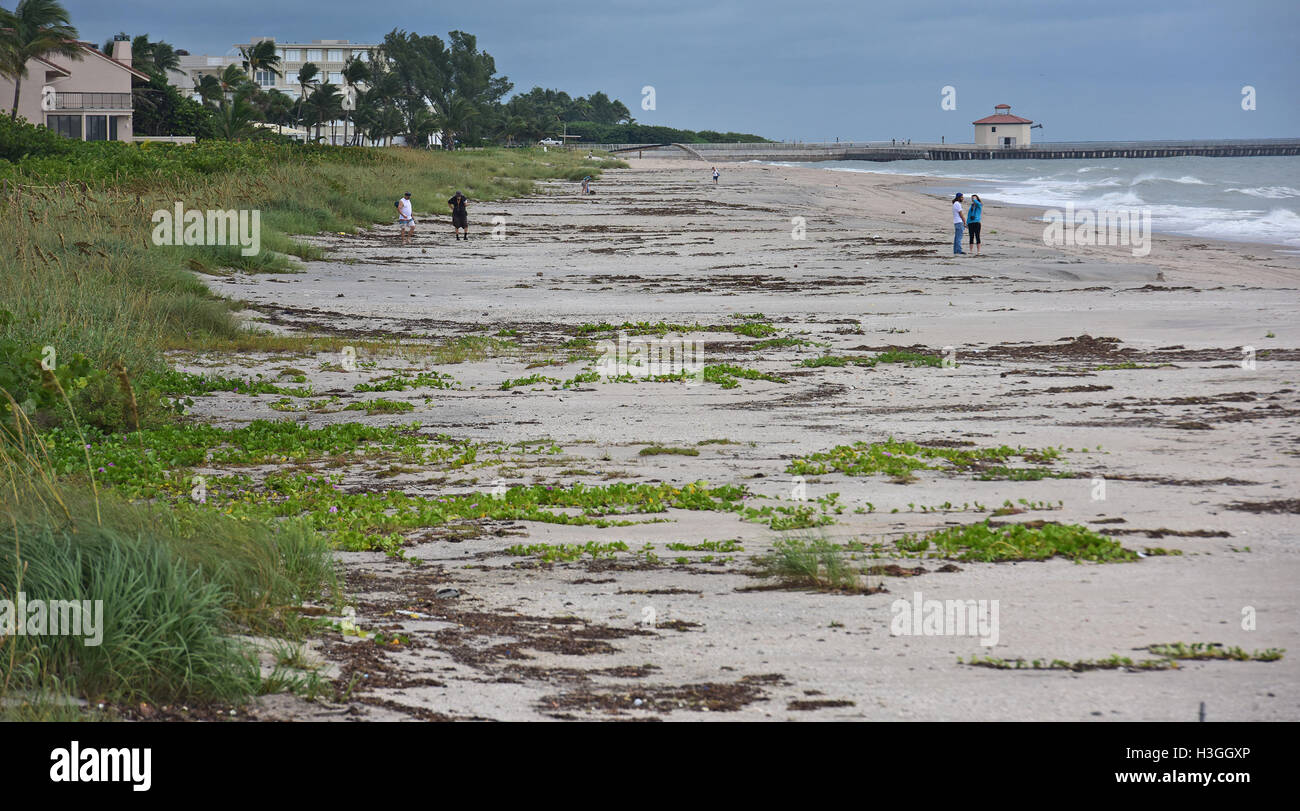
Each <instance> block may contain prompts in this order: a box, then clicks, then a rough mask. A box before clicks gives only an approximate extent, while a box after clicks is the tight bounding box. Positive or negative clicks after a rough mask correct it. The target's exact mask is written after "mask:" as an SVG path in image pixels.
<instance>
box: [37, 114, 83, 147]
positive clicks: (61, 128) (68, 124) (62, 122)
mask: <svg viewBox="0 0 1300 811" xmlns="http://www.w3.org/2000/svg"><path fill="white" fill-rule="evenodd" d="M45 126H47V127H49V128H50V129H52V130H54V131H55V132H57V133H58V134H59V135H62V136H63V137H64V138H76V139H77V140H78V141H80V140H81V116H79V115H51V116H46V117H45Z"/></svg>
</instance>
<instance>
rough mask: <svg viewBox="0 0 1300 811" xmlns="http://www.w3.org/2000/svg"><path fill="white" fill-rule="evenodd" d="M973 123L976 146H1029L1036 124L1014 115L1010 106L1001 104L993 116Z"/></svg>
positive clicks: (994, 110) (995, 109)
mask: <svg viewBox="0 0 1300 811" xmlns="http://www.w3.org/2000/svg"><path fill="white" fill-rule="evenodd" d="M971 123H973V124H974V125H975V146H1029V129H1030V127H1031V126H1032V125H1033V123H1034V122H1032V121H1030V120H1029V119H1028V118H1021V117H1020V116H1018V115H1012V114H1011V105H1010V104H999V105H998V106H996V107H994V108H993V115H991V116H988V117H986V118H981V119H980V120H979V121H973V122H971Z"/></svg>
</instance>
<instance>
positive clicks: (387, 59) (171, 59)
mask: <svg viewBox="0 0 1300 811" xmlns="http://www.w3.org/2000/svg"><path fill="white" fill-rule="evenodd" d="M77 37H78V33H77V30H76V29H75V28H74V27H72V25H71V22H70V20H69V18H68V13H67V11H66V10H65V9H64V8H63V7H62V6H61V5H60V4H59V3H58V2H57V0H20V2H19V3H18V5H17V7H16V9H15V10H14V11H12V12H10V11H6V10H5V9H3V8H0V75H4V76H7V77H10V78H12V79H14V80H15V84H16V87H15V94H14V99H13V106H12V110H11V116H16V115H17V109H18V98H19V94H20V93H21V87H20V83H21V81H22V79H23V78H25V74H24V70H25V66H26V63H27V61H28V60H29V59H30V58H31V57H33V56H38V55H43V54H49V53H54V54H59V55H62V56H66V57H68V58H77V56H78V53H79V46H78V45H77V44H76V40H77ZM115 39H130V41H131V52H132V64H133V67H135V68H136V69H137V70H139V71H141V72H143V73H145V74H147V75H148V76H149V78H148V79H147V80H142V79H139V78H135V79H134V81H133V87H132V94H133V102H134V104H133V106H134V129H135V132H136V133H137V134H139V135H193V136H197V137H206V138H220V139H224V140H243V139H250V138H275V137H277V134H278V133H279V132H280V131H282V130H283V128H284V127H298V128H302V129H304V130H306V131H307V132H309V133H311V138H312V139H313V140H323V139H326V130H327V129H328V140H329V141H330V142H331V143H334V142H338V140H339V139H338V137H337V136H338V135H339V134H340V133H339V131H340V129H341V131H342V132H341V134H342V139H341V140H342V142H343V143H345V144H361V143H369V144H389V143H392V142H393V139H394V138H397V137H401V138H402V139H403V140H404V141H405V142H406V143H407V144H410V145H414V146H418V145H429V144H434V143H440V144H441V145H442V146H443V147H444V148H454V147H455V146H457V145H466V146H485V145H489V144H507V145H509V144H517V143H534V142H536V141H537V140H539V139H543V138H548V137H560V136H561V135H562V134H565V133H566V132H567V133H568V134H569V135H578V136H580V137H581V140H583V141H587V142H593V143H594V142H606V143H607V142H620V143H622V142H640V141H655V142H664V141H688V142H700V141H708V140H717V141H761V140H764V139H762V138H759V137H758V136H755V135H749V134H745V133H718V132H709V131H706V132H699V133H696V132H691V131H689V130H677V129H672V128H668V127H651V126H647V125H643V124H638V123H637V122H636V120H635V119H634V118H633V117H632V115H631V111H629V110H628V108H627V106H626V105H625V104H623V102H621V101H619V100H617V99H613V98H610V97H609V96H608V95H607V94H605V93H604V92H595V93H592V94H591V95H590V96H570V95H569V94H568V93H566V92H564V91H562V90H552V89H546V88H541V87H534V88H533V89H531V90H529V91H527V92H523V93H515V94H514V95H510V96H509V98H507V96H508V95H509V94H510V91H511V90H512V89H513V88H514V85H513V83H512V82H510V80H509V79H508V78H507V77H505V76H503V75H500V74H498V73H497V69H496V61H495V60H494V59H493V57H492V55H491V54H489V53H488V52H487V51H484V50H482V49H481V48H480V47H479V46H478V40H477V38H476V37H475V36H474V35H473V34H468V33H465V32H464V31H452V32H450V33H449V34H448V35H447V38H446V39H443V38H442V37H438V36H435V35H421V34H415V33H410V32H407V31H401V30H397V29H394V30H393V31H391V32H389V33H388V35H387V36H385V37H384V40H383V43H382V44H381V45H380V47H379V48H378V50H377V51H376V52H375V53H374V55H373V57H372V58H371V59H369V60H361V59H357V58H355V57H354V58H352V59H350V60H348V62H347V63H346V64H345V65H344V68H343V70H342V72H341V75H340V78H341V82H340V83H339V84H335V83H332V82H329V81H326V80H325V79H326V77H325V76H324V75H323V73H322V71H321V69H320V67H319V66H318V65H316V64H313V63H311V62H307V63H305V64H303V65H301V66H300V67H299V69H298V71H297V78H296V84H297V86H298V88H297V89H298V96H297V97H296V98H295V97H294V96H292V95H290V94H288V93H284V92H282V91H280V90H277V89H275V88H263V87H261V86H260V85H259V84H258V83H256V82H255V81H254V80H253V77H254V76H256V75H257V74H258V72H269V73H272V74H274V75H275V76H276V77H281V78H282V77H283V76H284V75H285V74H284V71H283V67H282V64H281V59H280V56H279V53H278V52H277V50H276V47H275V43H274V42H272V41H269V40H263V41H260V42H257V43H255V44H253V45H249V46H244V47H242V48H241V49H240V56H239V61H238V62H237V63H236V64H231V65H227V66H226V67H225V68H224V69H223V70H222V71H221V72H220V73H219V74H216V75H212V74H204V75H203V76H202V77H201V78H200V79H199V80H198V82H197V83H196V85H195V93H196V95H197V97H198V98H197V99H194V98H191V97H189V96H186V95H185V94H183V93H181V92H180V91H179V90H178V89H177V88H176V87H175V86H174V85H173V84H172V83H171V80H170V78H169V74H171V73H174V72H180V69H181V61H180V60H181V54H182V53H183V52H181V51H179V50H178V49H177V48H176V47H175V46H174V45H172V44H171V43H167V42H163V41H155V40H151V39H150V38H149V35H148V34H139V35H136V36H134V37H128V36H127V35H126V34H125V33H122V34H118V35H117V37H115ZM112 46H113V40H110V41H108V42H106V43H105V44H104V47H103V49H102V50H103V51H104V52H105V53H111V52H112Z"/></svg>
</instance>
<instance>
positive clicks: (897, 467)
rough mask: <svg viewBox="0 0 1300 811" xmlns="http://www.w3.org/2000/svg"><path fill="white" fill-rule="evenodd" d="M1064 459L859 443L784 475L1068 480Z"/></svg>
mask: <svg viewBox="0 0 1300 811" xmlns="http://www.w3.org/2000/svg"><path fill="white" fill-rule="evenodd" d="M1060 457H1061V451H1060V449H1059V448H1043V449H1034V448H1022V447H1015V448H1012V447H1010V446H1007V445H1000V446H997V447H990V448H946V447H934V446H930V445H920V444H918V443H915V442H900V441H897V440H895V439H893V438H892V437H891V438H890V439H889V440H887V441H885V442H870V443H868V442H855V443H853V444H852V445H837V446H835V447H834V448H831V449H830V450H828V451H820V452H817V453H813V454H810V455H808V456H805V457H800V458H796V459H795V460H794V461H792V462H791V463H790V464H789V465H788V466H787V467H786V472H787V473H791V474H794V475H801V476H818V475H822V474H826V473H832V472H838V473H844V474H846V475H849V476H872V475H876V474H884V475H887V476H892V477H895V478H897V479H902V480H905V481H906V480H911V479H912V478H913V474H914V471H918V470H938V471H943V472H947V473H973V474H974V475H975V477H976V478H978V479H982V480H992V479H1010V480H1013V481H1036V480H1038V479H1043V478H1069V477H1072V476H1073V474H1071V473H1068V472H1065V471H1056V470H1053V469H1052V467H1051V465H1052V464H1054V463H1055V462H1056V461H1057V460H1059V459H1060ZM1017 459H1018V460H1020V461H1022V462H1026V463H1029V466H1027V467H1012V466H1010V465H1008V464H1007V462H1009V461H1012V460H1017Z"/></svg>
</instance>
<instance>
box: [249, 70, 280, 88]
mask: <svg viewBox="0 0 1300 811" xmlns="http://www.w3.org/2000/svg"><path fill="white" fill-rule="evenodd" d="M253 79H254V81H256V82H257V84H258V86H259V87H275V71H273V70H259V71H257V72H256V75H255V76H254V77H253Z"/></svg>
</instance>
